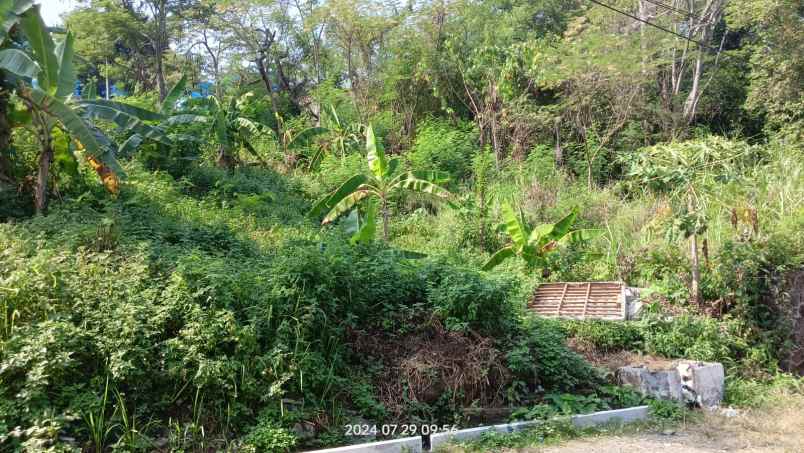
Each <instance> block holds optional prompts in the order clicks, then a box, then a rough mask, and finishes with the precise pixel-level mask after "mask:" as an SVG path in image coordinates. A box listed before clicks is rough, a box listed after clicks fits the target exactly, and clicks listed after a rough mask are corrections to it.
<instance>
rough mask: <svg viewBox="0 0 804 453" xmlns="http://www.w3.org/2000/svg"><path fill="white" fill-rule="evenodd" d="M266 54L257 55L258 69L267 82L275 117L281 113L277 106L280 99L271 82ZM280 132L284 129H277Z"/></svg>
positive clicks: (266, 86) (264, 81)
mask: <svg viewBox="0 0 804 453" xmlns="http://www.w3.org/2000/svg"><path fill="white" fill-rule="evenodd" d="M265 58H266V57H265V56H264V55H260V56H259V57H257V61H256V63H257V70H258V71H259V72H260V78H262V83H264V84H265V89H266V90H268V95H269V96H270V97H271V110H272V111H273V114H274V118H276V116H277V115H279V109H278V107H277V102H278V99H277V97H276V92H274V89H273V85H272V84H271V78H270V77H269V76H268V68H266V67H265ZM277 129H279V124H277ZM276 132H277V133H278V134H280V133H281V132H282V131H279V130H277V131H276Z"/></svg>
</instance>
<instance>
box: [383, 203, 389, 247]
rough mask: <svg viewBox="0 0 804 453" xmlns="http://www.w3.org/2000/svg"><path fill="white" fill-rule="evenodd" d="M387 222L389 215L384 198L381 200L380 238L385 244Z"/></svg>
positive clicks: (386, 239)
mask: <svg viewBox="0 0 804 453" xmlns="http://www.w3.org/2000/svg"><path fill="white" fill-rule="evenodd" d="M388 221H389V214H388V200H386V199H385V198H383V199H382V238H383V240H385V242H388Z"/></svg>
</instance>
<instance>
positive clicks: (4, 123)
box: [0, 90, 15, 184]
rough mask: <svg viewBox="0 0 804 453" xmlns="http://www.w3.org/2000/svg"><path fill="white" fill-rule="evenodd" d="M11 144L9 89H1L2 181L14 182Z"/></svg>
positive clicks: (0, 179)
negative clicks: (9, 156)
mask: <svg viewBox="0 0 804 453" xmlns="http://www.w3.org/2000/svg"><path fill="white" fill-rule="evenodd" d="M10 145H11V124H10V123H9V121H8V91H5V90H3V91H0V182H7V183H9V184H13V183H14V182H15V181H14V173H13V171H12V167H11V160H9V158H8V148H9V146H10Z"/></svg>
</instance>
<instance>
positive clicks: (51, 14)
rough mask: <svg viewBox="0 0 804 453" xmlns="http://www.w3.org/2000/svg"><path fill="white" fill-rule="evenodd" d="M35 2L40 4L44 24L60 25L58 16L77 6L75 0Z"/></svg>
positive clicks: (41, 0) (39, 0)
mask: <svg viewBox="0 0 804 453" xmlns="http://www.w3.org/2000/svg"><path fill="white" fill-rule="evenodd" d="M36 3H39V4H40V5H42V7H41V11H42V18H43V19H44V20H45V24H46V25H50V26H53V25H60V24H61V19H60V18H59V16H61V15H62V14H63V13H65V12H67V11H69V10H71V9H73V8H75V7H76V6H78V2H77V1H76V0H38V1H37V2H36Z"/></svg>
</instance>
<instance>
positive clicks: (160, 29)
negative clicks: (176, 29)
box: [154, 1, 167, 101]
mask: <svg viewBox="0 0 804 453" xmlns="http://www.w3.org/2000/svg"><path fill="white" fill-rule="evenodd" d="M165 3H166V2H164V1H163V2H159V3H158V4H157V9H156V35H157V36H156V39H155V45H154V47H155V49H154V51H155V53H156V55H155V57H156V84H157V86H158V87H159V101H164V100H165V97H166V96H167V84H166V82H165V64H164V54H165V49H166V48H167V42H166V41H167V5H166V4H165Z"/></svg>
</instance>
